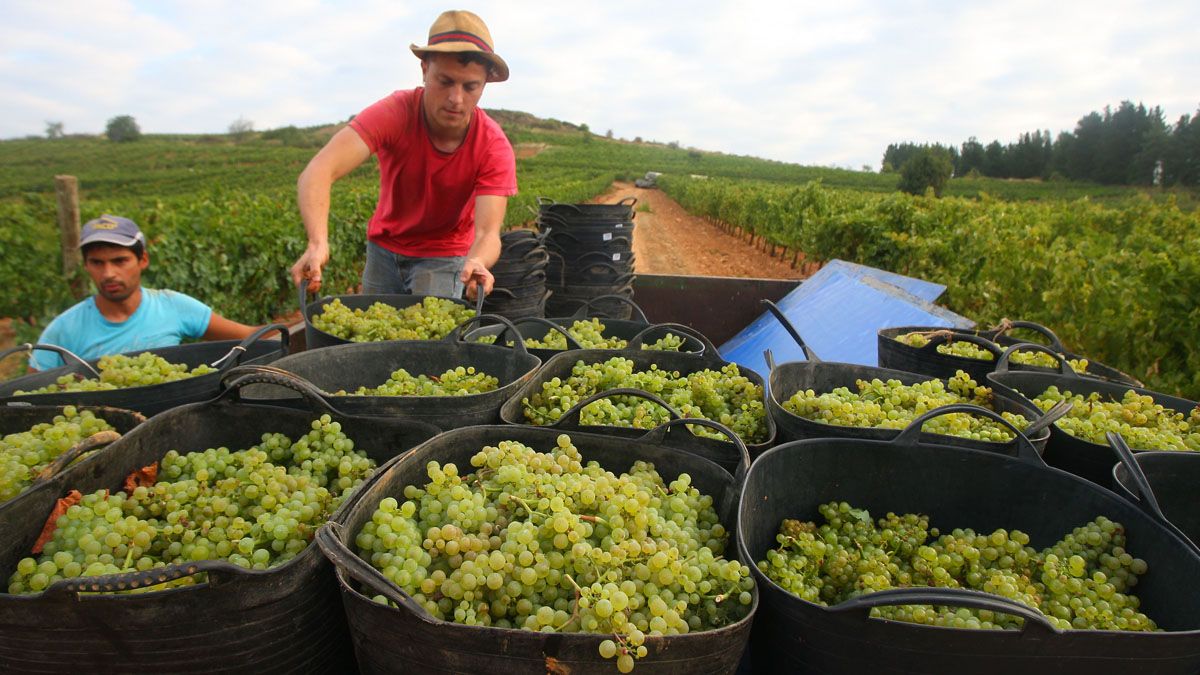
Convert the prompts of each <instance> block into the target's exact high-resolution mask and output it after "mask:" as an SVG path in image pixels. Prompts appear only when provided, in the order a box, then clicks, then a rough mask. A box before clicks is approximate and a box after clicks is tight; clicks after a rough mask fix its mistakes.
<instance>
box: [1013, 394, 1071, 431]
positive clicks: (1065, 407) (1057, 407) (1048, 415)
mask: <svg viewBox="0 0 1200 675" xmlns="http://www.w3.org/2000/svg"><path fill="white" fill-rule="evenodd" d="M1074 407H1075V404H1074V403H1071V402H1070V401H1066V400H1063V401H1059V402H1058V403H1055V404H1054V405H1052V406H1050V409H1049V410H1047V411H1046V412H1044V413H1042V416H1041V417H1039V418H1037V419H1036V420H1034V421H1033V422H1031V423H1030V425H1029V426H1027V427H1025V431H1024V434H1025V437H1026V438H1033V437H1034V436H1037V435H1038V432H1039V431H1041V430H1042V429H1047V428H1049V427H1050V425H1051V424H1054V423H1055V422H1057V421H1059V420H1060V419H1062V418H1064V417H1066V416H1067V413H1069V412H1071V408H1074Z"/></svg>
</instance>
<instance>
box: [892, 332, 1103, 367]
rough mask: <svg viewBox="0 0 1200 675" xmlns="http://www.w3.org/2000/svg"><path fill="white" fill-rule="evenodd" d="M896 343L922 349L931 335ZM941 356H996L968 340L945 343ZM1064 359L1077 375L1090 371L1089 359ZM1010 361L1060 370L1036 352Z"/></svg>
mask: <svg viewBox="0 0 1200 675" xmlns="http://www.w3.org/2000/svg"><path fill="white" fill-rule="evenodd" d="M896 341H897V342H900V343H903V344H906V345H908V346H910V347H917V348H921V347H924V346H925V345H927V344H929V335H928V334H926V333H920V332H915V333H905V334H903V335H897V336H896ZM993 344H995V345H996V348H997V349H1000V350H1002V351H1003V350H1004V349H1006V347H1005V346H1004V345H1002V344H999V343H993ZM937 351H938V353H939V354H947V355H949V356H959V357H962V358H964V359H976V360H979V361H994V360H995V359H996V357H995V355H994V354H992V353H991V352H989V351H988V350H986V349H984V348H983V347H981V346H979V345H977V344H975V343H974V342H967V341H966V340H953V339H952V340H950V341H949V342H943V343H942V344H940V345H938V346H937ZM1059 356H1061V357H1062V358H1063V359H1066V361H1067V365H1069V366H1071V370H1074V371H1075V372H1076V373H1086V372H1087V369H1088V360H1087V359H1068V358H1067V355H1066V354H1059ZM1008 360H1009V361H1012V362H1013V363H1019V364H1022V365H1026V366H1038V367H1040V368H1051V369H1054V370H1058V361H1057V360H1056V359H1055V358H1054V357H1053V356H1051V355H1049V354H1047V353H1045V352H1034V351H1017V352H1013V353H1012V354H1011V355H1009V357H1008Z"/></svg>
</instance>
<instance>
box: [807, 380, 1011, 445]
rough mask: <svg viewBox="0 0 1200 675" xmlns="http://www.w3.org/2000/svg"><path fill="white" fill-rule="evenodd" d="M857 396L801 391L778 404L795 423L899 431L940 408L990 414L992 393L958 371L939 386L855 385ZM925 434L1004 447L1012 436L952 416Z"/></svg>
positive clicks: (993, 425) (980, 421)
mask: <svg viewBox="0 0 1200 675" xmlns="http://www.w3.org/2000/svg"><path fill="white" fill-rule="evenodd" d="M855 388H856V389H857V390H858V391H857V392H851V391H850V389H849V388H848V387H838V388H836V389H834V390H833V391H830V392H827V393H824V394H818V393H817V392H815V391H813V390H812V389H807V390H800V391H797V392H796V393H795V394H793V395H792V396H791V398H789V399H788V400H786V401H784V402H783V407H784V409H785V410H787V411H788V412H791V413H793V414H795V415H798V416H800V417H804V418H806V419H810V420H813V421H816V422H821V423H824V424H833V425H837V426H846V427H865V428H880V429H903V428H905V427H907V426H908V425H909V424H911V423H912V421H913V420H914V419H916V418H917V417H920V416H921V415H923V414H925V413H927V412H929V411H930V410H933V409H934V408H938V407H940V406H944V405H950V404H953V403H970V404H972V405H977V406H982V407H984V408H989V409H991V408H993V395H992V390H991V389H990V388H988V387H982V386H980V385H979V383H977V382H975V380H973V379H971V377H970V376H969V375H967V374H966V373H965V372H963V371H961V370H960V371H958V372H957V373H955V375H954V377H952V378H950V380H948V381H947V382H945V383H943V382H942V380H939V379H930V380H926V381H924V382H920V383H917V384H913V385H905V384H902V383H901V382H900V381H899V380H888V381H887V382H884V381H883V380H880V379H878V378H876V379H874V380H871V381H870V382H868V381H866V380H858V381H857V382H855ZM1000 415H1001V417H1003V418H1004V419H1006V420H1008V421H1009V422H1010V423H1011V424H1012V425H1013V426H1015V427H1016V428H1018V429H1024V428H1025V427H1027V426H1029V420H1027V419H1026V418H1025V416H1023V415H1018V414H1014V413H1008V412H1003V413H1000ZM924 429H925V431H928V432H931V433H935V434H945V435H948V436H958V437H961V438H969V439H972V440H979V441H990V442H996V443H1007V442H1008V441H1011V440H1012V438H1013V436H1012V433H1011V432H1010V431H1009V430H1008V428H1006V427H1004V426H1003V425H1001V424H999V423H998V422H994V421H992V420H989V419H986V418H982V417H977V416H975V415H969V414H967V413H951V414H948V415H942V416H941V417H936V418H934V419H932V420H930V421H928V422H926V423H925V427H924Z"/></svg>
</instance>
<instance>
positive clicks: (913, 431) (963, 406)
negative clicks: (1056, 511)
mask: <svg viewBox="0 0 1200 675" xmlns="http://www.w3.org/2000/svg"><path fill="white" fill-rule="evenodd" d="M950 413H970V414H972V415H979V416H981V417H986V418H988V419H990V420H992V421H994V422H999V423H1000V424H1003V425H1004V426H1006V427H1008V430H1009V431H1011V432H1013V434H1014V440H1015V441H1016V443H1017V457H1018V458H1020V459H1024V460H1025V461H1027V462H1030V463H1033V464H1037V465H1038V466H1046V462H1045V461H1044V460H1043V459H1042V457H1041V455H1039V454H1038V452H1037V449H1036V448H1034V447H1033V443H1030V442H1029V439H1028V438H1026V436H1025V434H1023V433H1021V432H1020V430H1018V429H1017V428H1016V427H1015V426H1013V425H1012V423H1011V422H1009V421H1008V420H1006V419H1004V418H1003V417H1001V416H1000V415H999V414H998V413H996V412H994V411H991V410H988V409H987V408H981V407H979V406H977V405H971V404H969V403H952V404H950V405H944V406H941V407H940V408H934V409H933V410H930V411H929V412H927V413H925V414H924V415H921V416H920V417H918V418H917V419H915V420H913V421H912V422H911V423H910V424H909V425H908V426H906V427H904V429H902V430H901V431H900V433H899V434H897V436H896V437H895V438H894V439H892V443H895V444H896V445H917V444H918V443H919V442H920V437H921V428H922V427H924V426H925V423H926V422H928V421H929V420H931V419H933V418H935V417H941V416H942V415H949V414H950Z"/></svg>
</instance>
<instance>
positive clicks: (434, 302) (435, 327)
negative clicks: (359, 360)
mask: <svg viewBox="0 0 1200 675" xmlns="http://www.w3.org/2000/svg"><path fill="white" fill-rule="evenodd" d="M473 316H475V310H473V309H468V308H467V307H464V306H463V305H460V304H458V303H457V302H452V301H450V300H446V299H445V298H435V297H432V296H430V297H427V298H424V299H422V300H421V302H420V303H418V304H415V305H409V306H408V307H404V308H397V307H393V306H392V305H385V304H384V303H382V302H377V303H375V304H373V305H371V306H370V307H368V308H366V309H365V310H364V309H350V308H349V307H347V306H346V305H344V304H342V301H341V300H340V299H338V298H334V299H333V301H332V302H330V303H329V304H327V305H325V309H324V311H322V312H321V313H320V314H318V315H316V316H314V317H312V318H311V319H310V320H311V322H312V325H313V327H315V328H318V329H320V330H323V331H325V332H326V333H329V334H330V335H332V336H334V337H339V338H341V339H343V340H349V341H350V342H376V341H380V340H440V339H442V338H444V337H446V336H447V335H449V334H450V331H451V330H454V327H455V326H457V325H458V324H460V323H462V322H464V321H466V320H467V319H470V318H471V317H473Z"/></svg>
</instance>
